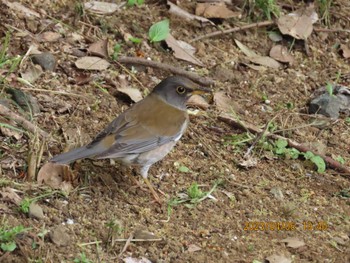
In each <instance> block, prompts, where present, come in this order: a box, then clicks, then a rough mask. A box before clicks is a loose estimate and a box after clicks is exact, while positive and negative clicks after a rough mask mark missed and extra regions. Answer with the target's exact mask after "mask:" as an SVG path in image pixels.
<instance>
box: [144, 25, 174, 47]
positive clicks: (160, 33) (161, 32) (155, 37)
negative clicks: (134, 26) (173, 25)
mask: <svg viewBox="0 0 350 263" xmlns="http://www.w3.org/2000/svg"><path fill="white" fill-rule="evenodd" d="M169 32H170V27H169V19H165V20H162V21H159V22H157V23H155V24H153V25H152V26H151V27H150V28H149V31H148V36H149V40H150V41H151V43H153V42H159V41H162V40H164V39H166V38H167V37H168V35H169Z"/></svg>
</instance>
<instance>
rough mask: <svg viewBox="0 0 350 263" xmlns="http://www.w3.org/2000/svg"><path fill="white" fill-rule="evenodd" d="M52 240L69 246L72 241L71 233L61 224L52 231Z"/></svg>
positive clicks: (57, 243) (60, 244) (59, 244)
mask: <svg viewBox="0 0 350 263" xmlns="http://www.w3.org/2000/svg"><path fill="white" fill-rule="evenodd" d="M50 238H51V241H52V242H53V243H54V244H56V245H58V246H69V245H70V243H71V238H70V235H69V234H68V233H67V230H66V228H65V227H64V226H63V225H59V226H57V227H55V228H54V229H52V230H51V231H50Z"/></svg>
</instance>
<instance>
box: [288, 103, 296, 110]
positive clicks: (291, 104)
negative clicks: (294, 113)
mask: <svg viewBox="0 0 350 263" xmlns="http://www.w3.org/2000/svg"><path fill="white" fill-rule="evenodd" d="M286 108H287V109H288V110H292V109H294V103H293V102H287V103H286Z"/></svg>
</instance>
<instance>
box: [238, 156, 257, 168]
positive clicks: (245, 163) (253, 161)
mask: <svg viewBox="0 0 350 263" xmlns="http://www.w3.org/2000/svg"><path fill="white" fill-rule="evenodd" d="M257 164H258V159H257V158H254V157H252V156H249V157H248V158H247V159H245V160H242V161H240V162H239V163H238V165H239V166H241V167H244V168H251V167H255V166H256V165H257Z"/></svg>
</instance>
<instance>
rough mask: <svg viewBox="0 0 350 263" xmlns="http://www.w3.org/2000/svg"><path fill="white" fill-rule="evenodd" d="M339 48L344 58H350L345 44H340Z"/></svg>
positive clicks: (349, 49) (349, 52) (349, 50)
mask: <svg viewBox="0 0 350 263" xmlns="http://www.w3.org/2000/svg"><path fill="white" fill-rule="evenodd" d="M340 49H341V51H342V55H343V57H344V58H350V48H349V47H348V46H347V45H344V44H341V45H340Z"/></svg>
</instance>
